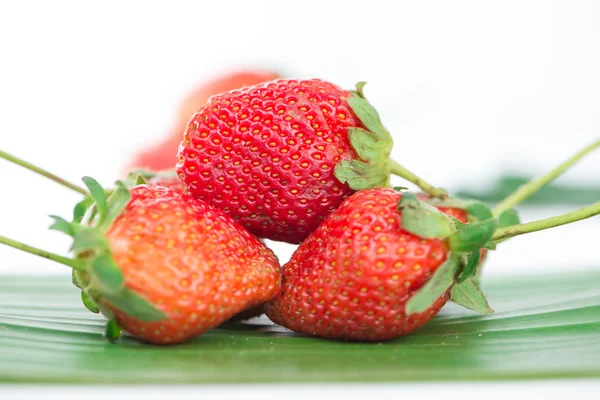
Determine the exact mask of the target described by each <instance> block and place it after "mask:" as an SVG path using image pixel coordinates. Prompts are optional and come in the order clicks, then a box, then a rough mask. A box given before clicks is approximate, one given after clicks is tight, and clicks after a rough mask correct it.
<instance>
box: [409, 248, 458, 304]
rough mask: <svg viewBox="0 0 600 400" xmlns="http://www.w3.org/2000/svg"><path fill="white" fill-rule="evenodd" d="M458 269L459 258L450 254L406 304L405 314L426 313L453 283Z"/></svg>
mask: <svg viewBox="0 0 600 400" xmlns="http://www.w3.org/2000/svg"><path fill="white" fill-rule="evenodd" d="M459 267H460V256H458V255H456V254H452V253H450V254H449V255H448V259H447V260H446V262H445V263H444V264H442V265H441V266H440V267H439V268H438V269H437V270H436V271H435V273H434V274H433V276H432V277H431V279H429V281H427V283H426V284H425V285H423V286H422V287H421V288H420V289H419V290H418V291H417V292H416V293H415V294H414V295H413V296H412V297H411V298H410V300H408V302H407V303H406V310H405V312H406V314H407V315H411V314H419V313H422V312H423V311H426V310H427V309H428V308H429V307H431V306H432V305H433V303H435V301H436V300H437V299H438V298H439V297H440V296H441V295H443V294H444V293H445V292H446V290H448V288H450V286H452V284H453V283H454V277H455V276H456V272H457V271H458V269H459Z"/></svg>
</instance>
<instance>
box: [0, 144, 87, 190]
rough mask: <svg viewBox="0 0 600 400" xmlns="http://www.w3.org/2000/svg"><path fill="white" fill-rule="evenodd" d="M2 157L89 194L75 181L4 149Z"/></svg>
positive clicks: (0, 156)
mask: <svg viewBox="0 0 600 400" xmlns="http://www.w3.org/2000/svg"><path fill="white" fill-rule="evenodd" d="M0 158H4V159H5V160H7V161H10V162H12V163H15V164H17V165H20V166H21V167H23V168H26V169H28V170H30V171H33V172H36V173H38V174H40V175H42V176H45V177H46V178H49V179H51V180H53V181H54V182H56V183H59V184H61V185H63V186H66V187H68V188H69V189H72V190H74V191H76V192H79V193H81V194H83V195H87V194H88V192H87V190H85V189H84V188H82V187H80V186H77V185H75V184H74V183H71V182H69V181H66V180H64V179H62V178H60V177H58V176H56V175H54V174H52V173H50V172H48V171H45V170H43V169H41V168H40V167H36V166H35V165H33V164H30V163H28V162H27V161H24V160H21V159H20V158H17V157H15V156H13V155H10V154H8V153H5V152H4V151H2V150H0Z"/></svg>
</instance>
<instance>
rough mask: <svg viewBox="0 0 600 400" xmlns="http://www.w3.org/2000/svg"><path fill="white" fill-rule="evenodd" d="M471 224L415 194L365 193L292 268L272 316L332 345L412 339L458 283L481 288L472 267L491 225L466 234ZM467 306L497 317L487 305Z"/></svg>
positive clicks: (313, 239) (331, 220)
mask: <svg viewBox="0 0 600 400" xmlns="http://www.w3.org/2000/svg"><path fill="white" fill-rule="evenodd" d="M440 211H441V212H440ZM467 217H468V216H467V212H466V211H465V210H463V209H458V208H455V207H454V206H452V207H443V206H440V207H439V211H438V210H436V209H435V208H434V207H431V206H429V205H426V204H424V203H423V202H421V201H420V200H418V199H417V197H415V196H414V195H412V194H410V193H404V194H402V193H400V192H397V191H395V190H392V189H378V188H375V189H369V190H362V191H359V192H357V193H356V194H354V195H352V196H351V197H349V198H348V199H347V200H345V201H344V202H343V203H342V205H341V206H340V207H339V208H338V209H337V210H336V211H334V212H333V213H332V214H330V215H329V217H328V218H327V219H326V220H325V221H324V222H323V223H322V224H321V225H320V226H319V227H318V228H317V229H316V230H315V231H314V232H313V233H312V234H311V235H310V236H309V237H308V239H306V241H304V242H303V243H302V244H301V245H300V246H299V247H298V249H297V250H296V252H295V253H294V254H293V256H292V258H291V260H290V261H289V262H288V263H287V264H286V265H284V267H283V269H282V291H281V293H280V294H279V296H278V297H276V298H275V299H274V300H272V301H270V302H268V303H267V306H266V314H267V316H268V317H269V318H270V319H271V320H272V321H273V322H275V323H277V324H280V325H282V326H284V327H286V328H289V329H291V330H294V331H296V332H300V333H304V334H308V335H313V336H320V337H327V338H337V339H356V340H385V339H391V338H394V337H397V336H400V335H405V334H407V333H410V332H412V331H414V330H415V329H417V328H419V327H420V326H422V325H423V324H424V323H425V322H427V321H428V320H429V319H430V318H432V317H433V316H434V315H436V314H437V313H438V312H439V310H440V309H441V308H442V306H443V305H444V304H445V303H446V301H447V300H448V297H449V295H450V290H451V287H452V285H453V284H454V280H455V276H457V277H458V276H461V275H462V274H465V276H461V278H460V279H462V281H465V280H466V282H467V283H465V285H468V286H469V289H471V288H473V287H474V286H473V285H474V283H473V280H472V279H468V278H471V277H472V276H473V273H474V271H473V270H472V267H473V265H472V264H473V262H474V263H475V264H476V263H477V261H478V259H479V252H480V249H481V247H482V243H486V242H487V241H488V240H489V238H490V237H491V234H490V233H489V232H488V231H485V232H484V233H482V231H483V230H485V229H482V225H481V224H483V222H482V223H478V222H474V223H472V224H469V225H467V224H463V223H466V222H467ZM432 220H433V222H432ZM492 221H493V223H492V225H493V224H494V223H495V221H494V220H492ZM486 223H487V222H486ZM486 226H487V225H486ZM494 226H495V225H494ZM466 229H473V230H477V232H475V233H477V234H478V235H479V236H480V237H478V239H477V241H476V242H477V243H474V242H468V243H466V240H465V239H461V240H459V239H456V237H457V235H458V236H459V235H462V234H463V233H465V230H466ZM414 231H418V232H419V234H417V233H415V232H414ZM447 232H448V233H449V234H447ZM471 233H472V232H471ZM492 233H493V230H492ZM472 236H473V237H474V236H477V235H472ZM449 237H451V238H452V239H451V240H450V239H448V238H449ZM461 237H462V236H461ZM455 249H456V251H455ZM468 268H471V270H468ZM456 279H457V280H458V279H459V278H456ZM467 279H468V280H467ZM440 282H442V283H443V284H441V285H440ZM457 286H460V285H457ZM465 287H466V286H462V287H461V288H462V289H464V288H465ZM461 288H459V290H460V289H461ZM459 290H457V291H456V293H455V292H453V293H454V294H455V297H456V298H458V297H459V295H460V294H461V293H459ZM478 293H479V292H478ZM457 301H460V300H457ZM462 303H463V305H465V306H470V307H471V308H475V309H478V310H480V311H490V309H489V307H488V306H487V303H486V302H483V301H482V300H481V299H480V301H479V304H477V305H475V304H468V302H466V301H462Z"/></svg>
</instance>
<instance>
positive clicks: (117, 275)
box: [91, 255, 125, 295]
mask: <svg viewBox="0 0 600 400" xmlns="http://www.w3.org/2000/svg"><path fill="white" fill-rule="evenodd" d="M91 273H92V277H93V279H94V283H95V284H97V285H98V290H99V291H100V292H101V293H102V294H103V295H105V294H117V293H119V292H120V291H121V290H122V289H123V285H124V284H125V278H124V277H123V273H122V272H121V270H120V269H119V266H118V265H117V264H116V263H115V261H114V260H113V259H112V257H110V256H108V255H101V256H98V257H96V258H95V259H94V261H93V262H92V271H91Z"/></svg>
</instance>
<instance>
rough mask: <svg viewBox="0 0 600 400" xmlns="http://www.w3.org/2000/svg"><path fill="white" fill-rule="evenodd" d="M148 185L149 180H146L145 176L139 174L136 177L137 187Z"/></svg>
mask: <svg viewBox="0 0 600 400" xmlns="http://www.w3.org/2000/svg"><path fill="white" fill-rule="evenodd" d="M147 183H148V179H146V177H145V176H144V175H142V174H138V175H137V176H136V177H135V186H138V185H145V184H147Z"/></svg>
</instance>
